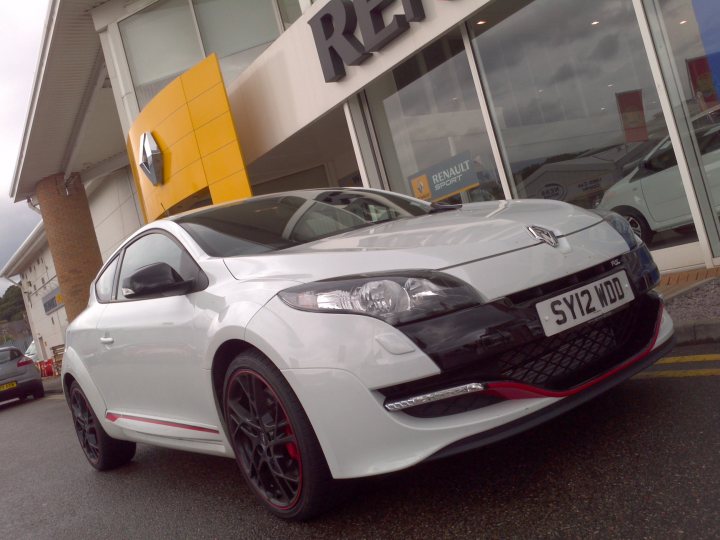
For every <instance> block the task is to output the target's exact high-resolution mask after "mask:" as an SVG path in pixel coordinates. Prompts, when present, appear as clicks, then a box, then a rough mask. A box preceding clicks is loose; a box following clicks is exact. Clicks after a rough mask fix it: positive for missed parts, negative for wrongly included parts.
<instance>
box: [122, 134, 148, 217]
mask: <svg viewBox="0 0 720 540" xmlns="http://www.w3.org/2000/svg"><path fill="white" fill-rule="evenodd" d="M128 139H129V138H128ZM127 151H128V154H129V155H131V156H132V155H135V154H134V152H133V148H132V144H131V143H130V140H128V142H127ZM130 169H132V173H133V180H134V181H135V189H136V190H137V194H138V198H139V199H140V207H141V208H142V212H143V219H144V220H145V223H147V222H148V216H147V210H146V209H145V207H146V205H145V198H144V196H143V190H142V188H141V187H140V183H139V178H140V177H139V175H138V173H139V171H138V166H137V165H136V164H135V160H134V159H132V158H131V159H130Z"/></svg>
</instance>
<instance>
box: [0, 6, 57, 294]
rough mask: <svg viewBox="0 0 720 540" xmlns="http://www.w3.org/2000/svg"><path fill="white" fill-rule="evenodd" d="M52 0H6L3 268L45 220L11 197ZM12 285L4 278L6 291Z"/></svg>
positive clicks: (2, 16) (0, 115) (2, 39)
mask: <svg viewBox="0 0 720 540" xmlns="http://www.w3.org/2000/svg"><path fill="white" fill-rule="evenodd" d="M47 6H48V0H22V2H19V1H14V0H13V1H7V0H5V1H2V2H0V73H2V74H3V75H2V81H1V82H0V269H1V268H2V267H4V266H5V264H6V263H7V262H8V260H9V259H10V257H12V255H13V254H14V253H15V251H16V250H17V248H18V247H19V246H20V244H22V242H23V241H24V240H25V238H26V237H27V236H28V234H30V231H32V230H33V228H34V227H35V225H37V223H38V222H39V221H40V216H39V215H38V214H36V213H35V212H33V211H32V210H30V209H29V208H28V206H27V204H25V203H24V202H19V203H13V202H12V199H11V198H10V196H9V192H10V185H11V184H12V179H13V174H14V172H15V163H16V161H17V155H18V151H19V149H20V144H21V142H22V136H23V130H24V128H25V118H26V117H27V112H28V106H29V103H30V94H31V92H32V85H33V80H34V76H35V69H36V68H37V63H38V54H39V50H40V40H41V37H42V31H43V26H44V24H45V16H46V14H47ZM9 285H10V283H9V282H7V281H6V280H3V279H0V294H3V293H4V292H5V289H6V288H7V287H8V286H9Z"/></svg>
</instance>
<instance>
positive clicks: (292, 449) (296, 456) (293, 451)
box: [285, 425, 300, 461]
mask: <svg viewBox="0 0 720 540" xmlns="http://www.w3.org/2000/svg"><path fill="white" fill-rule="evenodd" d="M292 434H293V432H292V428H291V427H290V426H289V425H288V426H285V435H292ZM285 449H286V450H287V453H288V455H289V456H290V457H291V458H292V459H293V460H295V461H300V452H298V449H297V446H295V443H294V442H289V443H285Z"/></svg>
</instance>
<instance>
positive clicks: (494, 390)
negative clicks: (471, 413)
mask: <svg viewBox="0 0 720 540" xmlns="http://www.w3.org/2000/svg"><path fill="white" fill-rule="evenodd" d="M664 311H665V308H664V306H663V304H662V303H661V304H660V309H658V316H657V320H656V321H655V330H654V331H653V337H652V339H651V340H650V343H649V344H648V345H647V347H645V348H644V349H643V350H642V351H640V352H639V353H637V354H636V355H635V356H633V357H631V358H629V359H628V360H626V361H625V362H623V363H622V364H619V365H617V366H615V367H614V368H613V369H611V370H610V371H606V372H605V373H603V374H602V375H598V376H597V377H595V378H594V379H591V380H589V381H587V382H586V383H584V384H581V385H580V386H576V387H574V388H571V389H570V390H563V391H561V392H553V391H552V390H545V389H543V388H538V387H536V386H530V385H528V384H522V383H517V382H510V381H508V382H503V381H498V382H489V383H484V384H485V392H484V393H485V394H490V395H495V396H498V397H501V398H503V399H533V398H546V397H553V398H564V397H568V396H573V395H575V394H579V393H580V392H583V391H585V390H587V389H588V388H590V387H592V386H594V385H596V384H598V383H599V382H601V381H604V380H605V379H607V378H609V377H612V376H613V375H615V374H616V373H618V372H620V371H622V370H624V369H627V368H629V367H630V366H632V365H633V364H636V363H638V362H640V361H641V360H642V359H643V358H645V357H646V356H647V355H648V354H650V352H651V351H652V350H653V349H654V348H655V343H657V338H658V334H659V333H660V324H661V323H662V317H663V313H664Z"/></svg>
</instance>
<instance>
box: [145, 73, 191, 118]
mask: <svg viewBox="0 0 720 540" xmlns="http://www.w3.org/2000/svg"><path fill="white" fill-rule="evenodd" d="M185 103H186V98H185V92H184V91H183V85H182V84H181V83H180V81H179V80H178V79H175V80H174V81H172V82H171V83H169V84H168V85H167V86H166V87H165V88H163V89H162V90H160V92H158V93H157V95H156V96H155V97H154V98H153V99H152V100H151V101H150V103H148V104H147V105H146V106H145V108H144V109H143V111H142V115H141V116H142V120H143V123H145V124H148V125H157V124H159V123H160V122H162V121H163V120H165V119H166V118H167V117H168V116H170V115H171V114H172V113H174V112H175V111H176V110H177V109H179V108H180V107H182V106H183V105H185ZM143 131H147V130H146V129H143Z"/></svg>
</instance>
